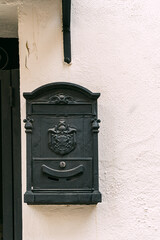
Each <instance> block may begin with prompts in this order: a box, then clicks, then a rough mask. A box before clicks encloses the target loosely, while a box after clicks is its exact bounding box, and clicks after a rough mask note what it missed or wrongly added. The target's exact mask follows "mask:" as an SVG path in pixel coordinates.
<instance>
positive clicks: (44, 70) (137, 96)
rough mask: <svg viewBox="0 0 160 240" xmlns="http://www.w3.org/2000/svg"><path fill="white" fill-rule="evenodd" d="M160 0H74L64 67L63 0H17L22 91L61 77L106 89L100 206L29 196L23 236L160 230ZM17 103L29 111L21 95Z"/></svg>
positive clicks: (152, 234) (122, 237) (92, 236)
mask: <svg viewBox="0 0 160 240" xmlns="http://www.w3.org/2000/svg"><path fill="white" fill-rule="evenodd" d="M11 4H12V1H11ZM159 8H160V1H159V0H147V1H146V0H98V1H97V0H92V1H89V0H81V1H79V0H74V1H72V58H73V61H72V64H71V65H70V66H68V65H66V64H64V63H63V38H62V22H61V1H60V0H46V1H43V0H36V1H33V0H32V1H31V0H28V1H25V3H23V4H22V5H20V7H19V17H18V19H19V38H20V64H21V94H22V93H23V92H24V91H32V90H33V89H35V88H37V87H39V86H40V85H43V84H46V83H50V82H55V81H66V82H73V83H77V84H80V85H83V86H84V87H86V88H89V89H90V90H91V91H93V92H101V97H100V99H99V118H100V119H101V120H102V122H101V128H100V134H99V160H100V161H99V170H100V190H101V192H102V194H103V202H102V203H101V204H98V205H97V206H28V205H26V204H23V236H24V238H23V240H31V239H32V240H37V239H38V240H44V239H46V240H53V239H55V240H64V239H65V240H66V239H68V240H82V239H85V240H135V239H138V240H159V239H160V205H159V203H160V194H159V193H160V14H159ZM21 110H22V119H24V118H25V101H24V99H23V97H22V98H21ZM23 126H24V125H23V123H22V177H23V193H24V192H25V183H26V182H25V181H26V175H25V164H26V162H25V161H26V155H25V154H26V153H25V144H26V143H25V137H26V136H25V133H24V130H23V129H24V128H23Z"/></svg>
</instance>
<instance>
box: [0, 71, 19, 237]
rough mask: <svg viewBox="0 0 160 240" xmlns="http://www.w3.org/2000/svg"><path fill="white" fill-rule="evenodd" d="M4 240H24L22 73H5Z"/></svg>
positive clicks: (3, 114) (3, 103)
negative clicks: (20, 80) (21, 117)
mask: <svg viewBox="0 0 160 240" xmlns="http://www.w3.org/2000/svg"><path fill="white" fill-rule="evenodd" d="M0 80H1V110H2V118H1V121H2V189H3V190H2V192H3V239H4V240H22V197H21V125H20V91H19V70H3V71H2V70H1V71H0Z"/></svg>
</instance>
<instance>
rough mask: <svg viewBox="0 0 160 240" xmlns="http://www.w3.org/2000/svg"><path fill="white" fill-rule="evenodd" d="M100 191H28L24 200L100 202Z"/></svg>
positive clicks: (32, 202) (52, 202) (48, 202)
mask: <svg viewBox="0 0 160 240" xmlns="http://www.w3.org/2000/svg"><path fill="white" fill-rule="evenodd" d="M101 198H102V197H101V193H100V192H99V191H93V192H91V193H89V192H77V193H75V192H67V193H64V192H63V193H60V192H54V193H53V192H52V193H47V192H44V193H42V192H41V193H34V192H31V191H28V192H26V193H25V195H24V202H26V203H27V204H28V205H30V204H31V205H34V204H39V205H43V204H48V205H49V204H88V205H89V204H97V203H98V202H101V200H102V199H101Z"/></svg>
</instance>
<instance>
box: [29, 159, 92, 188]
mask: <svg viewBox="0 0 160 240" xmlns="http://www.w3.org/2000/svg"><path fill="white" fill-rule="evenodd" d="M60 162H61V161H60V160H41V159H38V160H34V161H33V183H32V185H33V190H72V189H76V190H92V159H91V160H87V161H82V160H81V161H79V160H78V159H76V160H74V159H72V160H67V161H65V163H66V167H65V168H64V169H63V170H62V169H61V168H60Z"/></svg>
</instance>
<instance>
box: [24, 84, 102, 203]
mask: <svg viewBox="0 0 160 240" xmlns="http://www.w3.org/2000/svg"><path fill="white" fill-rule="evenodd" d="M99 96H100V94H99V93H92V92H90V91H89V90H87V89H85V88H83V87H81V86H79V85H76V84H72V83H64V82H59V83H51V84H47V85H44V86H42V87H40V88H38V89H36V90H34V91H33V92H31V93H24V97H25V99H26V114H27V117H26V119H25V120H24V122H25V129H26V134H27V191H26V193H25V195H24V201H25V202H26V203H28V204H96V203H98V202H101V193H100V192H99V189H98V136H97V134H98V129H99V122H100V120H98V119H97V99H98V97H99Z"/></svg>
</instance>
